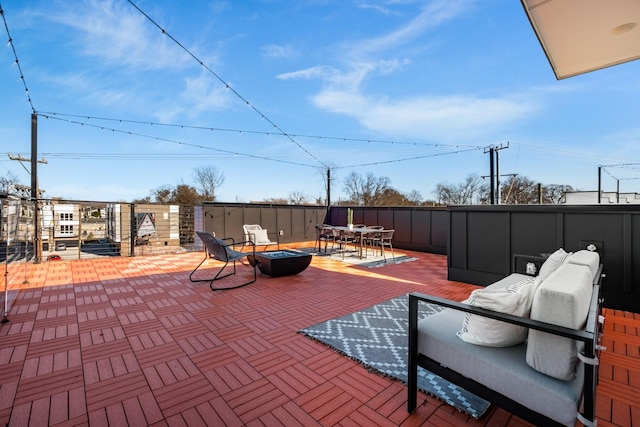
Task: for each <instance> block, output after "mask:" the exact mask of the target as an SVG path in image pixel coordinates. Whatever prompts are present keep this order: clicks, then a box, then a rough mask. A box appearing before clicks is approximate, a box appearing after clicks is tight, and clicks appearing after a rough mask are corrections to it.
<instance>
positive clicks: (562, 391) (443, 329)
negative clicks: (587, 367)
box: [418, 309, 583, 426]
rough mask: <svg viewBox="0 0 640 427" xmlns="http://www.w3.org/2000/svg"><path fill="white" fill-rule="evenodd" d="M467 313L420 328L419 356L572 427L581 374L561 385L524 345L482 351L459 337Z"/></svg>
mask: <svg viewBox="0 0 640 427" xmlns="http://www.w3.org/2000/svg"><path fill="white" fill-rule="evenodd" d="M464 316H465V313H464V312H461V311H456V310H453V309H445V310H443V311H441V312H440V313H437V314H434V315H432V316H429V317H427V318H426V319H423V320H421V321H420V322H419V323H418V351H419V352H420V353H422V354H424V355H426V356H428V357H430V358H432V359H434V360H436V361H438V362H440V363H441V364H442V365H444V366H447V367H449V368H450V369H452V370H454V371H456V372H458V373H460V374H462V375H464V376H466V377H468V378H471V379H473V380H475V381H478V382H480V383H482V384H484V385H486V386H487V387H489V388H491V389H493V390H495V391H497V392H499V393H502V394H503V395H505V396H507V397H509V398H511V399H513V400H515V401H516V402H519V403H521V404H523V405H525V406H527V407H529V408H531V409H532V410H534V411H536V412H539V413H541V414H544V415H546V416H548V417H549V418H552V419H554V420H557V421H558V422H560V423H562V424H565V425H567V426H573V425H575V422H576V416H577V414H578V402H579V401H580V395H581V389H582V383H583V374H582V369H580V370H579V374H578V375H577V376H576V378H575V379H573V380H572V381H561V380H557V379H555V378H551V377H549V376H547V375H544V374H541V373H539V372H537V371H536V370H535V369H533V368H531V367H530V366H529V365H527V363H526V355H525V353H526V348H525V344H520V345H517V346H513V347H501V348H496V347H483V346H477V345H473V344H469V343H466V342H464V341H462V340H461V339H459V338H458V337H457V336H456V332H457V331H458V329H459V328H460V325H461V324H462V320H463V318H464Z"/></svg>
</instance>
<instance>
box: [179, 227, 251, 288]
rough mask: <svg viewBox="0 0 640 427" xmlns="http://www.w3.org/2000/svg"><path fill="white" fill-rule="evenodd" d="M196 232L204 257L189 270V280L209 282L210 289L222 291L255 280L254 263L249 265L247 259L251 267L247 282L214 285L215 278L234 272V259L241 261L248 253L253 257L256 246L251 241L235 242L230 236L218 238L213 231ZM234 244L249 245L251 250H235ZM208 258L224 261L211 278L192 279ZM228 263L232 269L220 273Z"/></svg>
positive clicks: (227, 275)
mask: <svg viewBox="0 0 640 427" xmlns="http://www.w3.org/2000/svg"><path fill="white" fill-rule="evenodd" d="M196 234H197V235H198V237H200V240H202V243H204V253H205V257H204V259H203V260H202V262H201V263H200V264H198V266H197V267H196V268H195V269H194V270H193V271H192V272H191V274H189V280H191V281H192V282H194V283H195V282H209V287H210V288H211V290H212V291H224V290H228V289H236V288H240V287H242V286H247V285H250V284H251V283H253V282H255V281H256V280H257V273H256V265H255V263H254V265H251V263H249V261H248V260H247V265H248V266H250V267H251V268H252V269H253V279H252V280H249V281H248V282H245V283H242V284H240V285H235V286H230V287H223V288H217V287H214V286H213V282H215V281H216V280H220V279H224V278H225V277H229V276H231V275H235V274H236V261H242V258H244V257H246V256H248V255H253V257H254V258H253V259H255V255H256V246H255V245H254V244H253V242H251V241H247V242H240V243H235V242H234V240H233V239H232V238H230V237H229V238H226V239H218V238H217V237H216V236H215V235H214V234H213V233H209V232H205V231H196ZM227 242H230V243H227ZM235 245H242V246H243V247H244V246H251V248H252V251H251V252H240V251H236V250H234V249H233V247H234V246H235ZM210 259H214V260H216V261H221V262H223V263H224V265H223V266H222V267H221V268H220V269H219V270H218V271H217V272H216V275H215V276H213V278H206V279H194V278H193V275H194V274H195V272H196V271H197V270H198V269H199V268H200V266H202V265H203V264H204V263H205V261H207V260H210ZM229 263H233V271H232V272H228V273H226V274H222V272H223V271H224V269H225V268H227V266H228V265H229Z"/></svg>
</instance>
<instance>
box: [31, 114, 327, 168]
mask: <svg viewBox="0 0 640 427" xmlns="http://www.w3.org/2000/svg"><path fill="white" fill-rule="evenodd" d="M38 114H39V115H40V116H42V117H44V118H47V119H52V120H59V121H63V122H67V123H72V124H76V125H81V126H89V127H93V128H96V129H100V130H105V131H111V132H116V133H122V134H126V135H130V136H137V137H141V138H147V139H152V140H155V141H162V142H170V143H172V144H177V145H182V146H187V147H194V148H199V149H203V150H212V151H217V152H220V153H225V154H231V155H233V156H242V157H247V158H253V159H260V160H269V161H272V162H279V163H286V164H290V165H296V166H305V167H312V168H317V166H314V165H309V164H304V163H296V162H291V161H287V160H281V159H273V158H270V157H266V156H258V155H255V154H246V153H240V152H237V151H230V150H223V149H221V148H214V147H207V146H204V145H199V144H192V143H188V142H184V141H178V140H175V139H169V138H161V137H158V136H153V135H146V134H142V133H138V132H133V131H129V130H122V129H116V128H110V127H106V126H100V125H96V124H93V123H84V122H81V121H78V120H70V119H64V118H61V117H56V116H48V115H46V114H42V113H38ZM51 154H52V155H54V156H55V155H56V154H55V153H51Z"/></svg>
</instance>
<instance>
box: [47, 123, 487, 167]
mask: <svg viewBox="0 0 640 427" xmlns="http://www.w3.org/2000/svg"><path fill="white" fill-rule="evenodd" d="M37 114H38V115H39V116H41V117H43V118H46V119H52V120H58V121H61V122H66V123H71V124H75V125H80V126H89V127H93V128H96V129H100V130H106V131H111V132H117V133H122V134H126V135H131V136H139V137H142V138H147V139H153V140H157V141H163V142H170V143H174V144H178V145H183V146H189V147H194V148H200V149H205V150H213V151H217V152H220V153H225V154H231V155H233V156H243V157H248V158H255V159H262V160H269V161H273V162H279V163H286V164H292V165H296V166H304V167H312V168H320V169H335V170H337V169H345V168H356V167H365V166H375V165H382V164H389V163H400V162H405V161H411V160H419V159H424V158H429V157H439V156H444V155H450V154H458V153H464V152H468V151H475V150H480V149H483V148H484V147H479V146H478V147H476V146H473V147H466V148H463V149H460V150H454V151H448V152H442V153H432V154H427V155H421V156H412V157H408V158H400V159H390V160H381V161H375V162H371V163H362V164H354V165H348V166H333V167H328V166H324V164H322V167H319V166H314V165H309V164H304V163H297V162H292V161H286V160H281V159H274V158H270V157H266V156H258V155H255V154H245V153H240V152H236V151H229V150H223V149H219V148H214V147H208V146H203V145H199V144H193V143H188V142H184V141H178V140H173V139H168V138H161V137H157V136H152V135H147V134H142V133H138V132H133V131H130V130H123V129H116V128H112V127H108V126H103V125H98V124H94V123H90V122H84V121H80V120H72V119H69V118H64V117H60V116H61V114H56V113H43V112H40V113H37ZM66 116H69V115H66ZM73 117H76V118H80V117H85V116H79V115H74V116H73ZM108 120H112V121H116V120H117V121H119V122H133V123H143V124H149V123H148V122H136V121H131V120H119V119H108ZM172 126H180V127H183V125H172ZM205 129H212V128H205ZM337 139H346V138H337ZM363 141H364V140H363ZM367 141H369V140H367ZM406 144H411V143H406ZM429 145H430V146H431V145H433V146H435V147H438V146H440V145H438V144H429ZM441 146H443V147H444V146H446V145H441ZM450 147H460V146H450ZM78 155H82V156H92V155H91V154H80V153H74V156H78ZM120 155H121V156H124V155H122V154H120ZM47 156H49V157H60V153H47ZM95 156H104V157H106V156H109V155H108V154H103V155H95ZM112 156H116V155H112ZM132 156H133V157H134V158H138V156H140V155H139V154H134V155H132Z"/></svg>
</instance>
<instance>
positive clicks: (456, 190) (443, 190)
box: [434, 173, 483, 205]
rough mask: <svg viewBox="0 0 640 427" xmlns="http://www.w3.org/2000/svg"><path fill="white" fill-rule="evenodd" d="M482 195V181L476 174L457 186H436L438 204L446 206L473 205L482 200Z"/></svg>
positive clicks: (435, 193) (441, 184) (444, 184)
mask: <svg viewBox="0 0 640 427" xmlns="http://www.w3.org/2000/svg"><path fill="white" fill-rule="evenodd" d="M482 193H483V185H482V179H481V178H480V177H479V176H478V174H475V173H472V174H469V175H467V177H466V178H465V179H464V181H462V182H460V183H457V184H447V183H439V184H436V189H435V191H434V195H435V196H436V199H437V200H438V203H441V204H444V205H471V204H474V203H477V202H479V201H480V200H481V198H482Z"/></svg>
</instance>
